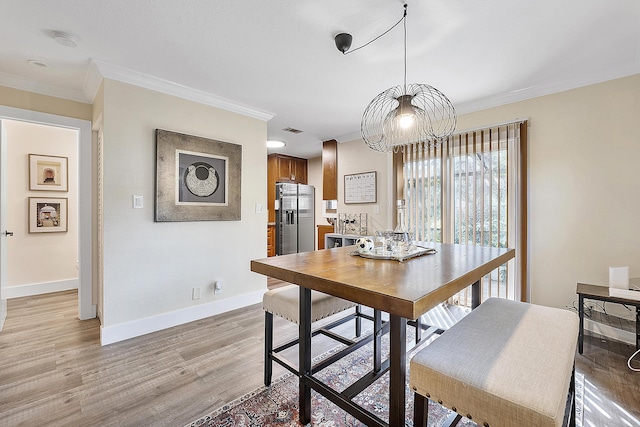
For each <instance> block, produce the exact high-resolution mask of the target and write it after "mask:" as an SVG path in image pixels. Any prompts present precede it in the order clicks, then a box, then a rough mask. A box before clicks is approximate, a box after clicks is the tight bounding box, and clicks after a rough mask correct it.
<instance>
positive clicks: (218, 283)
mask: <svg viewBox="0 0 640 427" xmlns="http://www.w3.org/2000/svg"><path fill="white" fill-rule="evenodd" d="M221 292H222V280H216V282H215V283H214V284H213V293H214V295H216V294H219V293H221Z"/></svg>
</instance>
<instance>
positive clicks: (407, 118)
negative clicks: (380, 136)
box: [398, 114, 415, 129]
mask: <svg viewBox="0 0 640 427" xmlns="http://www.w3.org/2000/svg"><path fill="white" fill-rule="evenodd" d="M414 121H415V116H414V115H413V114H401V115H400V116H399V117H398V125H399V126H400V127H401V128H402V129H409V128H410V127H412V126H413V122H414Z"/></svg>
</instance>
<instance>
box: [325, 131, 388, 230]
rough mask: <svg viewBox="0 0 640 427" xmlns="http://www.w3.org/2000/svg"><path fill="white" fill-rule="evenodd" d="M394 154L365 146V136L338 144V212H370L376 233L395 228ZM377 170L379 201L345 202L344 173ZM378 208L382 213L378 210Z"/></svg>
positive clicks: (370, 225) (371, 226)
mask: <svg viewBox="0 0 640 427" xmlns="http://www.w3.org/2000/svg"><path fill="white" fill-rule="evenodd" d="M390 161H391V155H390V154H385V153H379V152H377V151H373V150H370V149H368V148H366V147H365V145H364V143H363V141H362V140H360V139H358V140H355V141H350V142H345V143H341V144H338V212H339V213H366V214H367V230H368V234H369V235H373V234H374V233H375V231H376V230H384V229H387V228H391V226H392V223H393V220H392V215H395V211H394V210H392V209H391V208H392V207H393V206H395V205H394V203H393V201H392V200H391V196H390V191H391V190H390V185H389V173H388V172H387V171H388V169H389V168H390V167H391V163H390ZM374 171H375V172H377V176H376V178H377V202H376V203H358V204H352V203H350V204H345V203H344V176H345V175H349V174H354V173H363V172H374ZM376 209H378V210H379V213H374V212H375V210H376Z"/></svg>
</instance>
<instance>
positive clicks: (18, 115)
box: [0, 106, 96, 320]
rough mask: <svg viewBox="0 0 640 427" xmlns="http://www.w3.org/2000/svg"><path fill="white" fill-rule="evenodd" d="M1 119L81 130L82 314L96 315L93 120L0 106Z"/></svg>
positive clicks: (80, 284) (80, 223)
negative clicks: (94, 298) (93, 294)
mask: <svg viewBox="0 0 640 427" xmlns="http://www.w3.org/2000/svg"><path fill="white" fill-rule="evenodd" d="M0 119H8V120H19V121H24V122H31V123H38V124H42V125H49V126H57V127H64V128H70V129H76V130H78V144H77V147H78V169H79V170H78V268H79V271H78V282H79V283H78V317H79V318H80V320H86V319H93V318H95V317H96V305H95V304H93V302H92V301H93V297H92V293H93V285H92V282H93V232H92V228H93V227H92V203H93V202H92V200H93V197H92V196H93V162H92V147H93V144H92V141H91V122H90V121H88V120H81V119H74V118H71V117H64V116H58V115H55V114H47V113H40V112H37V111H30V110H23V109H20V108H13V107H5V106H0Z"/></svg>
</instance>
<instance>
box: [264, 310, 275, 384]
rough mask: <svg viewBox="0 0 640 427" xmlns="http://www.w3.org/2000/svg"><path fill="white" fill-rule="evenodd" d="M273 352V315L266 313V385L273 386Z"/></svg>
mask: <svg viewBox="0 0 640 427" xmlns="http://www.w3.org/2000/svg"><path fill="white" fill-rule="evenodd" d="M272 351H273V314H272V313H269V312H268V311H265V312H264V385H266V386H269V385H270V384H271V375H272V371H273V362H272V361H271V353H272Z"/></svg>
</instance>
